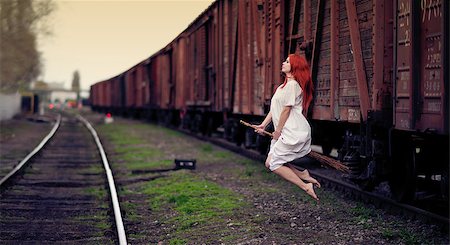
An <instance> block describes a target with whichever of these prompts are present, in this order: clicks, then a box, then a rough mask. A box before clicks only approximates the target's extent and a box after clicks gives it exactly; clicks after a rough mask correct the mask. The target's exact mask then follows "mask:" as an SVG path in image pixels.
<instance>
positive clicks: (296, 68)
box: [281, 54, 314, 115]
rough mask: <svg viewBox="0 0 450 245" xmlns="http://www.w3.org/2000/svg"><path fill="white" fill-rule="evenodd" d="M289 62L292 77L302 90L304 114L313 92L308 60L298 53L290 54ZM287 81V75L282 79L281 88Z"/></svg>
mask: <svg viewBox="0 0 450 245" xmlns="http://www.w3.org/2000/svg"><path fill="white" fill-rule="evenodd" d="M288 57H289V63H290V65H291V74H292V76H293V77H294V79H295V80H296V81H297V82H298V84H299V85H300V87H301V88H302V90H303V105H302V106H303V111H304V114H305V115H306V114H307V112H308V107H309V105H310V104H311V101H312V96H313V92H314V85H313V82H312V79H311V72H310V70H309V65H308V62H307V61H306V59H305V57H303V56H300V55H298V54H290V55H289V56H288ZM286 83H287V77H286V79H285V80H284V83H283V86H281V87H282V88H283V87H284V86H285V85H286Z"/></svg>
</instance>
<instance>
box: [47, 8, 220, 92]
mask: <svg viewBox="0 0 450 245" xmlns="http://www.w3.org/2000/svg"><path fill="white" fill-rule="evenodd" d="M55 1H56V3H57V10H56V11H55V12H54V13H53V16H52V17H51V19H50V29H51V30H52V32H53V35H52V36H50V37H45V38H42V39H41V40H40V43H39V50H40V52H41V53H42V58H43V63H44V71H43V74H42V76H41V79H42V80H44V81H45V82H64V83H65V87H66V88H70V86H71V83H72V77H73V72H74V71H75V70H78V71H79V73H80V77H81V87H82V89H89V86H90V85H91V84H93V83H96V82H99V81H102V80H105V79H108V78H110V77H113V76H115V75H117V74H119V73H121V72H123V71H125V70H126V69H128V68H130V67H132V66H133V65H135V64H137V63H138V62H140V61H142V60H144V59H145V58H147V57H149V56H151V55H152V54H153V53H155V52H157V51H158V50H160V49H161V48H163V47H164V46H166V45H167V44H168V43H169V42H170V41H172V40H173V39H174V38H175V37H176V36H178V34H180V33H181V32H182V31H183V30H184V29H185V28H186V27H187V26H188V25H189V24H190V23H191V22H192V21H193V20H194V19H195V18H196V17H197V16H199V15H200V14H201V13H202V12H203V11H204V10H205V9H206V8H207V7H208V6H209V5H210V4H211V3H212V2H213V1H212V0H160V1H156V0H138V1H125V0H124V1H118V0H95V1H94V0H70V1H69V0H55Z"/></svg>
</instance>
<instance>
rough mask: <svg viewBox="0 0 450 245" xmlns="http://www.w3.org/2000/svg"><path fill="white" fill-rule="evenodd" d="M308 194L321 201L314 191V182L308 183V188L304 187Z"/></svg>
mask: <svg viewBox="0 0 450 245" xmlns="http://www.w3.org/2000/svg"><path fill="white" fill-rule="evenodd" d="M304 191H306V193H307V194H308V195H310V196H311V197H312V198H314V199H315V200H316V201H319V198H318V197H317V195H316V193H315V192H314V186H313V184H312V183H308V184H306V188H305V189H304Z"/></svg>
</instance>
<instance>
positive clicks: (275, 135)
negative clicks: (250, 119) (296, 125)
mask: <svg viewBox="0 0 450 245" xmlns="http://www.w3.org/2000/svg"><path fill="white" fill-rule="evenodd" d="M280 136H281V132H280V131H278V130H275V131H273V133H272V138H273V139H274V140H278V138H280Z"/></svg>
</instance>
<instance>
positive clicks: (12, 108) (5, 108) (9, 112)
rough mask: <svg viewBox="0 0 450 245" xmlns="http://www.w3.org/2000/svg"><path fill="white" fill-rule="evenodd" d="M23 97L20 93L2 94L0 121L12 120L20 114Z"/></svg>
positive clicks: (0, 94) (0, 97) (0, 96)
mask: <svg viewBox="0 0 450 245" xmlns="http://www.w3.org/2000/svg"><path fill="white" fill-rule="evenodd" d="M20 104H21V96H20V94H19V93H15V94H2V93H0V121H3V120H8V119H11V118H12V117H13V116H14V115H16V114H18V113H20Z"/></svg>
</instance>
